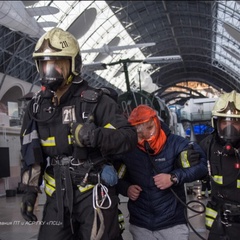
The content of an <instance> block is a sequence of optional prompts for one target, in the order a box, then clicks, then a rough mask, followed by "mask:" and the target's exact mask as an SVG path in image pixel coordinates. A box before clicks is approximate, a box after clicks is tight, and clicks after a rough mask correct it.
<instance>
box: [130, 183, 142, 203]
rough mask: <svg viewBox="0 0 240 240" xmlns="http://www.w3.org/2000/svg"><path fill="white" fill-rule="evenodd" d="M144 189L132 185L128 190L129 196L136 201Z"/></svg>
mask: <svg viewBox="0 0 240 240" xmlns="http://www.w3.org/2000/svg"><path fill="white" fill-rule="evenodd" d="M141 191H142V188H141V187H140V186H138V185H131V186H130V187H129V188H128V190H127V195H128V197H129V198H130V199H131V200H132V201H136V200H137V199H138V197H139V195H140V192H141Z"/></svg>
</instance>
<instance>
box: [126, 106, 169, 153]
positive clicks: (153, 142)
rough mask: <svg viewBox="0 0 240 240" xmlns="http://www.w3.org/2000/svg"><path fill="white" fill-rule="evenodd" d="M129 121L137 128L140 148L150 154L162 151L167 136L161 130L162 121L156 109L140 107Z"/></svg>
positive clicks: (134, 111)
mask: <svg viewBox="0 0 240 240" xmlns="http://www.w3.org/2000/svg"><path fill="white" fill-rule="evenodd" d="M128 121H129V122H130V123H131V125H133V126H135V128H136V130H137V135H138V147H139V148H140V149H141V150H143V151H145V152H148V153H149V154H157V153H159V152H160V151H161V149H162V147H163V146H164V143H165V141H166V135H165V133H164V131H163V130H162V129H161V124H160V120H159V119H158V116H157V113H156V111H155V110H154V109H152V108H150V107H149V106H147V105H139V106H138V107H136V108H135V109H134V110H133V111H132V112H131V114H130V116H129V118H128Z"/></svg>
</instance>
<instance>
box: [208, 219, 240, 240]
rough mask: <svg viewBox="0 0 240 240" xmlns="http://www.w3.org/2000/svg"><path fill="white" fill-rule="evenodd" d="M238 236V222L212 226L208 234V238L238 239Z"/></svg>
mask: <svg viewBox="0 0 240 240" xmlns="http://www.w3.org/2000/svg"><path fill="white" fill-rule="evenodd" d="M239 237H240V223H232V225H231V226H229V227H225V226H224V225H222V226H221V229H219V227H217V226H213V228H212V229H211V230H210V232H209V235H208V240H238V239H239Z"/></svg>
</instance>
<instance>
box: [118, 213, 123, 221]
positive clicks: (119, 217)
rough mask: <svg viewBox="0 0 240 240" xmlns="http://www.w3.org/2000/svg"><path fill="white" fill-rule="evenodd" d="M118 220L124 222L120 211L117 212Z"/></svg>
mask: <svg viewBox="0 0 240 240" xmlns="http://www.w3.org/2000/svg"><path fill="white" fill-rule="evenodd" d="M118 221H119V222H124V217H123V214H122V213H120V214H118Z"/></svg>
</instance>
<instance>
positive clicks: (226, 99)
mask: <svg viewBox="0 0 240 240" xmlns="http://www.w3.org/2000/svg"><path fill="white" fill-rule="evenodd" d="M239 104H240V94H239V93H237V92H236V91H235V90H233V91H232V92H230V93H224V94H222V95H221V96H220V97H219V99H218V100H217V101H216V102H215V105H214V107H213V110H212V126H213V127H214V128H215V129H217V132H218V135H219V137H220V138H221V139H223V140H225V142H232V143H236V142H237V141H240V109H239Z"/></svg>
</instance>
